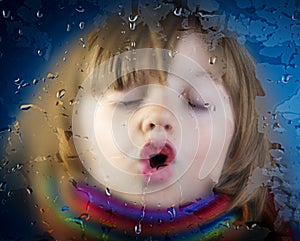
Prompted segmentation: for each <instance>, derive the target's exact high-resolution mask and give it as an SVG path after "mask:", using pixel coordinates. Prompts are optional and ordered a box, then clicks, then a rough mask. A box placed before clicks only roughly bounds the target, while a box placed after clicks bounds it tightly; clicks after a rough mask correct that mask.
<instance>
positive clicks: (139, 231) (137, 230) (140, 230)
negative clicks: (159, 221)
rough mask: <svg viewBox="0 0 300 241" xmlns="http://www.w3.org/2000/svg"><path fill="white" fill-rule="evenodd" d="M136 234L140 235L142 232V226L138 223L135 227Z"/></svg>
mask: <svg viewBox="0 0 300 241" xmlns="http://www.w3.org/2000/svg"><path fill="white" fill-rule="evenodd" d="M134 232H135V233H136V234H140V233H141V232H142V224H141V223H138V224H137V225H135V226H134Z"/></svg>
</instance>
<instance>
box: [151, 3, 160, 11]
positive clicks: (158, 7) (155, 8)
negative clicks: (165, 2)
mask: <svg viewBox="0 0 300 241" xmlns="http://www.w3.org/2000/svg"><path fill="white" fill-rule="evenodd" d="M161 7H162V5H161V4H157V6H156V7H154V8H153V10H158V9H160V8H161Z"/></svg>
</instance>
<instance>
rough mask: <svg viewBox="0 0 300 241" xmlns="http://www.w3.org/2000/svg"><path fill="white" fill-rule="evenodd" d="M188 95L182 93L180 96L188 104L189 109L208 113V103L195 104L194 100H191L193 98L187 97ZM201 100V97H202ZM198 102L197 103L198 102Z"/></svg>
mask: <svg viewBox="0 0 300 241" xmlns="http://www.w3.org/2000/svg"><path fill="white" fill-rule="evenodd" d="M187 95H188V93H185V92H183V93H181V94H180V95H179V97H180V98H183V99H184V101H185V102H186V103H187V104H188V106H189V107H191V108H192V109H194V110H196V111H204V110H205V111H206V110H208V109H207V107H208V104H207V103H204V104H202V103H195V102H194V101H193V100H191V98H190V97H189V96H187ZM200 98H201V97H200ZM196 102H197V101H196ZM201 102H202V101H201Z"/></svg>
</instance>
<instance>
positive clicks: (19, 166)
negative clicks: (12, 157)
mask: <svg viewBox="0 0 300 241" xmlns="http://www.w3.org/2000/svg"><path fill="white" fill-rule="evenodd" d="M23 166H24V165H23V164H22V163H18V164H17V166H16V167H17V169H18V170H21V169H22V168H23Z"/></svg>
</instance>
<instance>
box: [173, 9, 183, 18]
mask: <svg viewBox="0 0 300 241" xmlns="http://www.w3.org/2000/svg"><path fill="white" fill-rule="evenodd" d="M173 13H174V15H175V16H177V17H179V16H180V15H181V13H182V8H179V9H177V8H175V10H174V12H173Z"/></svg>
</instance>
